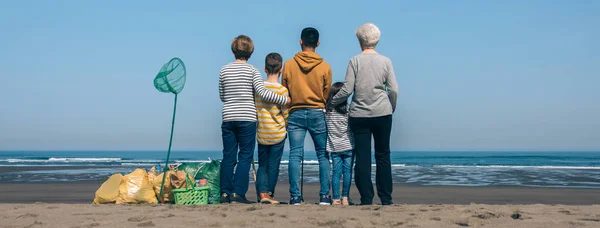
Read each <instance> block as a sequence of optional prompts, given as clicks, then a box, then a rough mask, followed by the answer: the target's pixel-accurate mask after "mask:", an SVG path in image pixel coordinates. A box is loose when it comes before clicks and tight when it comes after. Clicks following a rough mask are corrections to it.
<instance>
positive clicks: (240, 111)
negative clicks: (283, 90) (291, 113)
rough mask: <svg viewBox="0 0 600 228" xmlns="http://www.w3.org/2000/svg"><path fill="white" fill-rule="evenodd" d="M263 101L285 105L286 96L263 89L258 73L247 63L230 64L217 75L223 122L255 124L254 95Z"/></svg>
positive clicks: (263, 84)
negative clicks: (248, 122)
mask: <svg viewBox="0 0 600 228" xmlns="http://www.w3.org/2000/svg"><path fill="white" fill-rule="evenodd" d="M255 94H256V95H258V96H260V97H261V98H262V99H263V100H264V101H266V102H271V103H276V104H279V105H285V103H286V101H287V97H286V96H280V95H277V94H276V93H274V92H272V91H269V90H268V89H267V88H265V83H264V81H263V80H262V76H261V75H260V71H258V69H257V68H256V67H254V66H253V65H251V64H248V63H242V62H232V63H230V64H227V65H225V66H223V67H222V68H221V72H220V73H219V97H220V98H221V101H222V102H223V109H222V114H223V122H229V121H251V122H256V121H257V118H256V106H255V103H254V95H255Z"/></svg>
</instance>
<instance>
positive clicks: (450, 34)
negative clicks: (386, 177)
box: [0, 0, 600, 150]
mask: <svg viewBox="0 0 600 228" xmlns="http://www.w3.org/2000/svg"><path fill="white" fill-rule="evenodd" d="M300 3H302V4H300ZM598 12H600V3H599V2H598V1H592V0H582V1H512V0H511V1H496V2H493V1H375V0H373V1H343V2H342V1H294V2H291V1H233V0H230V1H170V2H167V1H60V0H56V1H28V0H23V1H7V2H4V3H3V6H2V8H0V31H2V35H0V50H1V51H0V67H1V68H2V76H1V78H2V80H1V81H2V84H3V86H2V89H0V103H1V104H2V106H1V107H0V113H1V114H0V129H1V130H0V150H11V149H26V150H48V149H52V150H62V149H69V150H87V149H89V150H102V149H110V150H118V149H126V150H136V149H140V150H146V149H151V150H163V149H166V147H167V144H168V137H169V129H170V118H171V112H172V102H173V101H172V99H173V96H171V95H169V94H164V93H159V92H158V91H156V90H155V89H154V88H153V85H152V80H153V78H154V76H155V75H156V73H157V72H158V70H159V68H160V67H161V65H162V64H163V63H165V62H167V61H168V60H169V59H170V58H172V57H175V56H177V57H180V58H181V59H183V61H184V62H185V63H186V66H187V69H188V80H187V84H186V87H185V89H184V90H183V92H182V93H181V95H180V98H179V99H180V100H179V104H178V112H177V114H178V115H177V122H176V128H175V138H174V146H173V148H174V149H176V150H220V149H221V146H222V145H221V138H220V122H221V116H220V108H221V103H220V101H219V98H218V89H217V88H218V87H217V85H218V80H217V78H218V71H219V68H220V67H221V65H223V64H226V63H228V62H230V61H232V60H233V56H232V54H231V53H230V42H231V40H232V38H234V37H235V36H236V35H238V34H246V35H249V36H250V37H251V38H252V39H253V40H254V42H255V45H256V50H255V52H254V55H253V58H252V59H251V60H250V63H252V64H255V65H256V66H258V67H259V68H261V69H262V67H263V61H264V56H265V55H266V54H268V53H269V52H279V53H281V54H282V55H283V56H284V58H285V59H288V58H291V57H292V56H293V55H294V53H295V52H297V51H299V45H298V40H299V37H300V31H301V30H302V28H304V27H306V26H313V27H315V28H317V29H319V31H320V32H321V47H319V48H318V49H317V51H318V53H320V54H321V55H322V56H323V57H324V58H325V60H326V61H328V62H329V63H330V64H331V66H332V68H333V74H334V76H333V77H334V81H342V80H343V77H344V74H345V69H346V66H347V64H348V60H349V59H350V58H351V57H352V56H353V55H356V54H358V53H359V52H360V48H359V46H358V43H357V40H356V38H355V36H354V31H355V29H356V28H357V27H358V26H360V25H361V24H362V23H365V22H374V23H375V24H377V25H378V26H379V27H380V29H381V31H382V38H381V41H380V44H379V46H378V51H379V52H380V53H382V54H384V55H387V56H388V57H390V58H391V59H392V61H393V63H394V66H395V71H396V76H397V80H398V82H399V90H400V92H399V100H398V102H399V104H398V108H397V112H396V113H395V114H394V127H393V132H392V138H393V140H392V148H393V149H394V150H598V149H600V118H599V117H600V101H599V100H600V68H599V67H600V42H598V40H600V30H599V29H598V28H600V14H598ZM307 142H310V141H307ZM309 144H310V143H308V144H307V147H308V148H307V149H310V148H312V147H311V146H309Z"/></svg>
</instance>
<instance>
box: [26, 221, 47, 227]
mask: <svg viewBox="0 0 600 228" xmlns="http://www.w3.org/2000/svg"><path fill="white" fill-rule="evenodd" d="M43 225H44V223H42V222H38V221H35V222H33V224H31V225H28V226H25V228H32V227H39V226H43Z"/></svg>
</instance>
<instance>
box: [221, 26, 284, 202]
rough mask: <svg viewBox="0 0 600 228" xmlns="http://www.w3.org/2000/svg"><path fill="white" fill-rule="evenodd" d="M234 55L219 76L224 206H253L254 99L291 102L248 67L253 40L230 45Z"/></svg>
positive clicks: (253, 69) (256, 70) (237, 40)
mask: <svg viewBox="0 0 600 228" xmlns="http://www.w3.org/2000/svg"><path fill="white" fill-rule="evenodd" d="M231 51H232V52H233V55H234V56H235V62H232V63H229V64H227V65H225V66H223V67H222V68H221V72H220V74H219V96H220V98H221V101H222V102H223V111H222V112H223V123H222V124H221V134H222V138H223V161H222V162H221V180H220V181H221V203H243V204H249V203H253V202H251V201H249V200H248V199H247V198H246V193H247V192H248V184H249V182H250V180H249V176H248V172H250V165H251V161H252V157H254V150H255V149H256V126H257V124H256V121H257V117H256V105H255V101H254V99H255V98H254V95H255V94H257V95H258V96H260V97H261V98H262V100H264V101H266V102H272V103H276V104H279V105H286V104H289V103H290V99H289V98H288V97H286V96H282V95H278V94H276V93H274V92H272V91H271V90H268V89H266V88H265V83H264V82H263V80H262V76H261V75H260V71H259V70H258V69H257V68H256V67H254V66H253V65H251V64H248V62H247V61H248V59H250V56H252V52H254V43H253V42H252V40H251V39H250V37H248V36H245V35H240V36H238V37H236V38H235V39H234V40H233V42H232V43H231ZM238 148H239V151H238ZM234 170H235V173H234Z"/></svg>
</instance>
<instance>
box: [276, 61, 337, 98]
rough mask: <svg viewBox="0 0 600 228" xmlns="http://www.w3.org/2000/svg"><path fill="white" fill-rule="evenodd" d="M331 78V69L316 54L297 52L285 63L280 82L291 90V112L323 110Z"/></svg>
mask: <svg viewBox="0 0 600 228" xmlns="http://www.w3.org/2000/svg"><path fill="white" fill-rule="evenodd" d="M331 76H332V74H331V67H330V66H329V64H328V63H327V62H325V60H323V58H321V56H319V54H317V53H316V52H298V53H296V55H295V56H294V57H293V58H291V59H289V60H288V61H286V62H285V65H284V68H283V79H282V82H283V86H285V87H287V88H293V89H291V90H290V97H292V106H291V110H295V109H323V108H325V103H326V102H327V97H328V96H329V88H330V85H331Z"/></svg>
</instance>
